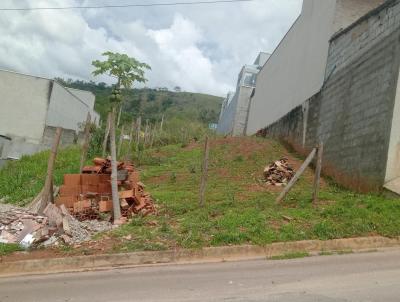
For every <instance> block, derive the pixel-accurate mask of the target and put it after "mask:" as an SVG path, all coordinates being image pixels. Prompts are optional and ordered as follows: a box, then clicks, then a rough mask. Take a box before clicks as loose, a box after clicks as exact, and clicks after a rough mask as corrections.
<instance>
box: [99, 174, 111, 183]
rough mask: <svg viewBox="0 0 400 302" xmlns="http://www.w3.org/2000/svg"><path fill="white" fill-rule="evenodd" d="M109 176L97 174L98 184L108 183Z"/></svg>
mask: <svg viewBox="0 0 400 302" xmlns="http://www.w3.org/2000/svg"><path fill="white" fill-rule="evenodd" d="M110 181H111V175H110V174H99V182H100V183H110Z"/></svg>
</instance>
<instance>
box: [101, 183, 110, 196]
mask: <svg viewBox="0 0 400 302" xmlns="http://www.w3.org/2000/svg"><path fill="white" fill-rule="evenodd" d="M98 192H99V193H100V194H111V184H110V183H100V184H99V186H98Z"/></svg>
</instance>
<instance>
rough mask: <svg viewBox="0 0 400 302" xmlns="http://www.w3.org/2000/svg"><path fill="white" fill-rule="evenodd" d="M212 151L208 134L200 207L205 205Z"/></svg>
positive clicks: (205, 145)
mask: <svg viewBox="0 0 400 302" xmlns="http://www.w3.org/2000/svg"><path fill="white" fill-rule="evenodd" d="M209 153H210V144H209V141H208V136H206V141H205V143H204V158H203V167H202V174H201V183H200V202H199V205H200V207H204V205H205V192H206V185H207V174H208V156H209Z"/></svg>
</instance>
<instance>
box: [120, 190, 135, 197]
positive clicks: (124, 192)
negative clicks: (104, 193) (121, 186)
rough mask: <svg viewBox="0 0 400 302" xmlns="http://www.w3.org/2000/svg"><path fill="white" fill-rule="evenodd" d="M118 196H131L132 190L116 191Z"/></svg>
mask: <svg viewBox="0 0 400 302" xmlns="http://www.w3.org/2000/svg"><path fill="white" fill-rule="evenodd" d="M118 195H119V198H124V199H125V198H132V197H133V190H128V191H120V192H118Z"/></svg>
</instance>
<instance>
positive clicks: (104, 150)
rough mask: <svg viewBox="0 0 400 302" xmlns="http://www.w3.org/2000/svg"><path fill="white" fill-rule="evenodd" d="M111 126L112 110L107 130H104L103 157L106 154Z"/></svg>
mask: <svg viewBox="0 0 400 302" xmlns="http://www.w3.org/2000/svg"><path fill="white" fill-rule="evenodd" d="M110 126H111V112H109V113H108V115H107V124H106V130H105V132H104V140H103V152H102V156H103V157H105V156H106V151H107V142H108V136H109V135H110Z"/></svg>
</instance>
